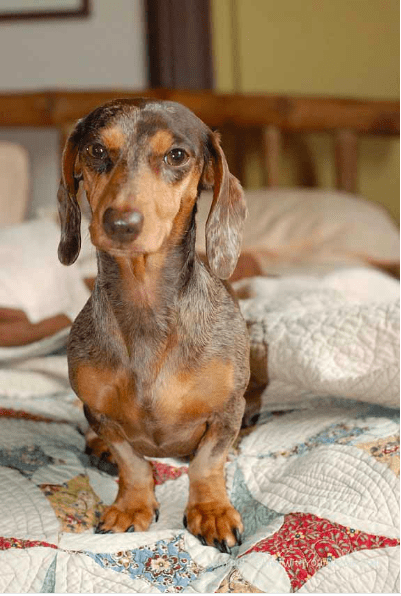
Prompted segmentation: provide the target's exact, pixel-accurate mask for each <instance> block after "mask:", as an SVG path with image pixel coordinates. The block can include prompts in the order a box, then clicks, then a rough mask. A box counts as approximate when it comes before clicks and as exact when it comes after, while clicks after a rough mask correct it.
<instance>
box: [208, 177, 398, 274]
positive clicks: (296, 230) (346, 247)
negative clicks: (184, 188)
mask: <svg viewBox="0 0 401 596" xmlns="http://www.w3.org/2000/svg"><path fill="white" fill-rule="evenodd" d="M245 196H246V199H247V205H248V210H249V215H248V218H247V221H246V223H245V230H244V238H243V245H242V248H243V251H247V250H248V251H249V250H252V251H255V252H257V254H258V257H259V260H260V263H261V265H262V269H263V271H264V272H265V273H282V272H283V271H286V272H294V273H296V272H299V270H301V269H302V270H303V271H305V270H309V269H310V270H313V269H315V270H321V271H323V272H325V270H327V269H328V270H330V269H333V268H335V266H338V265H340V264H346V265H348V266H349V265H350V264H352V263H354V264H358V263H359V264H360V263H361V262H364V263H366V262H369V260H373V261H381V262H391V263H392V262H397V261H399V259H400V257H399V246H400V245H399V230H398V228H397V226H396V224H395V222H394V221H393V219H392V218H391V217H390V215H389V214H388V213H387V211H386V210H385V209H384V208H383V207H382V206H380V205H377V204H375V203H373V202H370V201H367V200H365V199H363V198H361V197H358V196H355V195H351V194H348V193H345V192H340V191H335V190H334V191H333V190H320V189H290V188H289V189H285V188H282V189H274V190H270V189H261V190H247V191H246V192H245ZM211 198H212V193H210V192H206V193H203V195H202V196H201V198H200V201H199V203H198V208H199V210H198V228H199V230H198V236H197V245H198V249H199V250H200V251H203V252H204V251H205V238H204V223H205V221H206V219H207V216H208V212H209V208H210V204H211Z"/></svg>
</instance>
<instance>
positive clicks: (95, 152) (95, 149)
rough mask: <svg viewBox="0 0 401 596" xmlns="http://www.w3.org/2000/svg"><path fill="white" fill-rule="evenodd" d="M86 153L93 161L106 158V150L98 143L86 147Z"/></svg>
mask: <svg viewBox="0 0 401 596" xmlns="http://www.w3.org/2000/svg"><path fill="white" fill-rule="evenodd" d="M86 152H87V153H88V154H89V155H90V156H91V157H93V158H95V159H99V160H102V159H105V158H106V157H107V150H106V149H105V147H103V145H101V144H100V143H94V144H93V145H88V146H87V147H86Z"/></svg>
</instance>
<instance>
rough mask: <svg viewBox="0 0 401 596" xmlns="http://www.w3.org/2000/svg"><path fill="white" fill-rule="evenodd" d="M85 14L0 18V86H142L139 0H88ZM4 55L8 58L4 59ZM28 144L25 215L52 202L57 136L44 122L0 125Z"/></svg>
mask: <svg viewBox="0 0 401 596" xmlns="http://www.w3.org/2000/svg"><path fill="white" fill-rule="evenodd" d="M91 4H92V13H91V15H90V16H89V17H88V18H85V19H65V20H62V19H57V20H56V19H51V20H47V21H42V20H38V21H31V20H30V21H18V22H17V21H4V22H1V23H0V55H1V56H2V57H3V58H2V65H1V77H0V93H1V92H9V91H28V90H40V89H53V88H57V87H59V88H68V89H85V88H91V89H96V88H101V89H105V88H112V89H113V88H115V89H124V88H131V89H143V88H146V87H147V64H146V46H145V21H144V9H143V2H142V0H113V1H111V0H92V2H91ZM5 57H8V59H7V60H6V59H5ZM1 139H5V140H14V141H16V142H20V143H22V144H23V145H24V146H25V147H26V149H27V150H28V152H29V154H30V158H31V168H32V200H31V204H30V215H34V214H35V213H37V212H38V211H39V210H41V209H47V208H52V207H53V206H55V204H56V202H55V201H56V191H57V186H58V178H59V164H58V154H59V142H58V136H57V133H56V132H55V131H53V130H49V129H43V130H42V129H41V130H28V129H24V130H22V129H7V128H2V129H0V140H1Z"/></svg>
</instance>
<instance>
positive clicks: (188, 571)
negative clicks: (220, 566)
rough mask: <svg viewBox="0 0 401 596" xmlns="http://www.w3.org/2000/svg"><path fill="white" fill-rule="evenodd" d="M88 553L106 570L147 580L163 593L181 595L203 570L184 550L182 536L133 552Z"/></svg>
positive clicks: (160, 541)
mask: <svg viewBox="0 0 401 596" xmlns="http://www.w3.org/2000/svg"><path fill="white" fill-rule="evenodd" d="M86 554H87V555H88V556H90V557H91V558H92V559H94V560H95V561H96V562H97V563H98V564H99V565H101V566H102V567H103V568H104V569H112V570H113V571H117V572H118V573H127V574H128V575H129V576H130V577H131V578H132V579H136V578H141V579H145V580H146V581H148V582H149V583H150V584H152V585H154V586H156V587H157V588H158V589H159V590H160V591H161V592H182V590H183V589H184V588H185V587H186V586H187V585H188V584H189V583H190V582H192V581H194V580H195V579H196V578H197V577H198V575H199V574H200V572H201V571H202V570H203V568H202V567H200V566H199V565H197V564H196V563H195V562H194V561H193V560H192V559H191V557H190V555H189V554H188V553H187V552H186V551H185V547H184V539H183V535H182V534H181V535H179V536H176V537H175V538H174V539H173V540H172V541H170V542H167V541H166V540H159V541H158V542H156V543H155V544H153V545H150V546H142V547H140V548H137V549H134V550H127V551H120V552H117V553H100V554H99V553H92V552H87V553H86Z"/></svg>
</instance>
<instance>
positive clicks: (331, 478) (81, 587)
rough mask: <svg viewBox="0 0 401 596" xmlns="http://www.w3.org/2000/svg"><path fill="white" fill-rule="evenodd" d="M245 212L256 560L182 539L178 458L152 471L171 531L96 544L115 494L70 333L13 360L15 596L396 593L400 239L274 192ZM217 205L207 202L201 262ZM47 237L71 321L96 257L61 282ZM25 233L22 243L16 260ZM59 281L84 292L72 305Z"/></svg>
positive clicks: (9, 468) (303, 193) (8, 577)
mask: <svg viewBox="0 0 401 596" xmlns="http://www.w3.org/2000/svg"><path fill="white" fill-rule="evenodd" d="M270 132H271V131H270ZM351 178H352V177H351ZM246 195H247V199H248V205H249V217H248V221H247V224H246V229H245V235H244V245H243V253H242V255H241V258H240V262H239V265H238V268H237V270H236V272H235V276H234V278H233V280H232V281H233V286H234V288H235V291H236V293H237V296H238V299H239V300H240V306H241V309H242V312H243V315H244V317H245V319H246V321H247V325H248V330H249V334H250V340H251V369H252V383H251V386H250V388H249V398H250V400H251V402H252V406H253V409H252V411H251V412H250V414H249V416H248V418H247V420H246V423H247V424H246V427H245V428H244V429H243V430H242V431H241V433H240V436H239V437H238V439H237V440H236V442H235V444H234V446H233V448H232V450H231V452H230V455H229V458H228V461H227V465H226V479H227V487H228V490H229V494H230V498H231V500H232V502H233V504H234V505H235V507H237V509H238V510H239V511H240V513H241V515H242V517H243V521H244V526H245V533H244V541H243V544H242V545H241V546H240V547H236V548H235V549H232V552H231V554H225V553H220V552H219V551H218V550H216V549H214V548H211V547H205V546H203V545H202V544H201V543H200V542H199V541H198V540H197V539H196V538H195V537H193V536H192V535H190V534H189V533H188V532H187V531H186V530H185V529H184V527H183V525H182V516H183V511H184V507H185V502H186V497H187V491H188V477H187V462H185V461H179V460H174V459H163V460H161V459H160V460H152V462H151V463H152V466H153V470H154V478H155V483H156V496H157V499H158V501H159V502H160V519H159V521H158V522H157V523H154V524H152V526H151V527H150V530H149V531H148V532H146V533H135V534H120V535H98V534H96V535H95V534H94V533H93V528H94V526H95V525H96V523H97V520H98V519H99V517H100V515H101V512H102V510H103V508H104V506H105V505H107V504H109V503H111V502H112V501H113V499H114V497H115V495H116V492H117V487H118V484H117V483H118V480H117V478H116V477H115V476H112V475H110V474H108V473H107V472H106V471H103V470H102V466H100V468H99V467H96V466H93V465H92V464H93V463H95V462H93V461H91V459H90V457H89V456H88V455H86V454H85V440H84V436H83V433H84V430H85V428H86V422H85V419H84V416H83V413H82V408H81V404H80V403H79V401H78V399H77V398H76V397H75V395H74V394H73V393H72V391H71V389H70V388H69V384H68V374H67V364H66V355H65V344H66V338H67V335H68V326H61V328H60V329H59V330H57V331H56V332H55V333H53V334H51V335H48V336H47V337H44V338H41V339H40V340H38V341H33V342H30V343H27V344H26V345H14V346H9V347H1V348H0V365H1V366H0V510H1V515H0V591H1V592H3V593H27V592H56V593H141V592H143V593H159V592H167V593H174V592H183V593H219V592H222V593H230V592H240V593H248V592H249V593H250V592H261V593H289V592H300V593H326V592H329V593H391V592H398V591H399V467H400V464H399V378H400V375H399V280H398V279H397V269H398V268H399V231H398V227H397V225H396V224H395V223H394V221H393V220H392V218H391V217H390V216H389V215H388V214H387V212H386V211H385V210H384V209H383V208H381V207H380V206H378V205H374V204H373V203H370V202H368V201H366V200H364V199H363V198H361V197H359V196H357V195H356V194H351V193H350V192H345V191H344V190H333V191H331V190H321V189H320V190H319V189H306V188H304V189H281V188H275V187H274V184H273V185H271V187H270V188H268V189H261V190H254V191H247V192H246ZM209 204H210V196H209V195H208V194H207V193H206V194H205V196H203V197H202V198H201V200H200V203H199V213H198V227H199V233H198V249H199V251H200V252H201V253H202V252H203V250H204V246H203V234H202V226H203V224H204V220H205V218H206V215H207V212H208V209H209ZM26 225H27V224H26ZM34 225H39V226H42V227H40V228H39V230H40V231H38V230H36V237H37V238H39V240H40V239H42V238H43V235H44V233H46V238H47V244H46V247H43V242H41V241H38V245H39V248H38V253H37V255H38V257H37V258H38V259H39V258H40V259H41V260H42V259H43V258H49V261H48V263H49V265H48V268H47V278H48V279H52V276H53V275H54V278H53V279H54V280H55V282H54V286H55V287H54V291H53V295H52V303H55V304H57V302H58V301H61V300H64V302H65V305H64V312H67V313H68V314H69V315H70V316H71V317H73V316H74V312H75V311H76V309H77V308H78V306H77V305H78V303H79V302H80V301H83V300H84V299H85V289H84V288H83V286H82V279H84V278H88V277H91V276H92V275H93V273H94V254H93V249H92V248H91V246H90V244H89V243H88V242H87V243H86V244H85V245H84V249H83V251H82V255H81V257H80V260H79V262H78V264H77V267H76V270H75V271H76V272H75V274H72V273H70V271H71V269H67V270H66V269H63V270H60V269H58V265H57V264H53V265H52V256H51V255H55V254H56V245H57V242H58V229H57V225H56V223H55V222H54V221H53V220H52V219H51V218H50V219H48V220H46V221H42V222H40V224H38V223H37V222H35V224H33V223H32V224H28V227H29V228H31V227H32V226H34ZM372 229H374V234H372ZM9 230H11V228H10V229H9ZM26 232H27V229H25V230H24V234H25V233H26ZM20 234H21V227H20V226H17V227H16V228H14V230H11V231H10V235H9V236H8V240H7V242H8V244H9V245H8V250H10V246H11V244H12V243H13V242H14V243H17V242H18V237H20V236H19V235H20ZM84 237H87V233H86V232H85V234H84ZM1 238H2V239H3V245H4V238H5V236H4V235H3V236H1ZM0 245H1V242H0ZM53 245H54V246H53ZM31 246H32V244H30V247H31ZM2 248H4V247H2V246H0V257H1V256H3V257H4V254H6V253H4V252H1V251H2ZM40 250H42V251H45V252H46V254H44V253H43V252H42V253H40ZM30 251H31V255H32V249H31V248H30ZM53 251H54V252H53ZM8 254H9V253H8ZM46 255H47V256H46ZM53 267H54V272H53V269H52V268H53ZM56 267H57V270H56ZM27 270H29V263H28V265H27ZM60 271H64V272H65V271H69V273H68V275H70V277H69V278H68V281H67V282H65V283H66V284H67V285H68V287H71V286H74V287H75V290H74V292H71V293H70V295H69V297H67V298H66V295H65V291H64V289H65V287H66V286H65V285H63V283H64V282H63V280H62V278H61V277H59V276H61V275H62V273H60ZM65 275H67V273H65ZM74 275H75V277H74ZM21 283H22V282H21ZM32 283H33V285H35V281H33V282H32ZM36 285H38V284H36ZM39 285H40V284H39ZM21 292H22V290H21ZM35 307H37V303H35V304H33V303H32V304H30V305H27V309H29V308H32V309H33V310H32V312H33V315H32V316H33V317H35V316H36V317H37V318H40V317H41V316H42V315H43V313H42V312H40V311H34V309H35ZM97 463H98V462H97Z"/></svg>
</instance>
